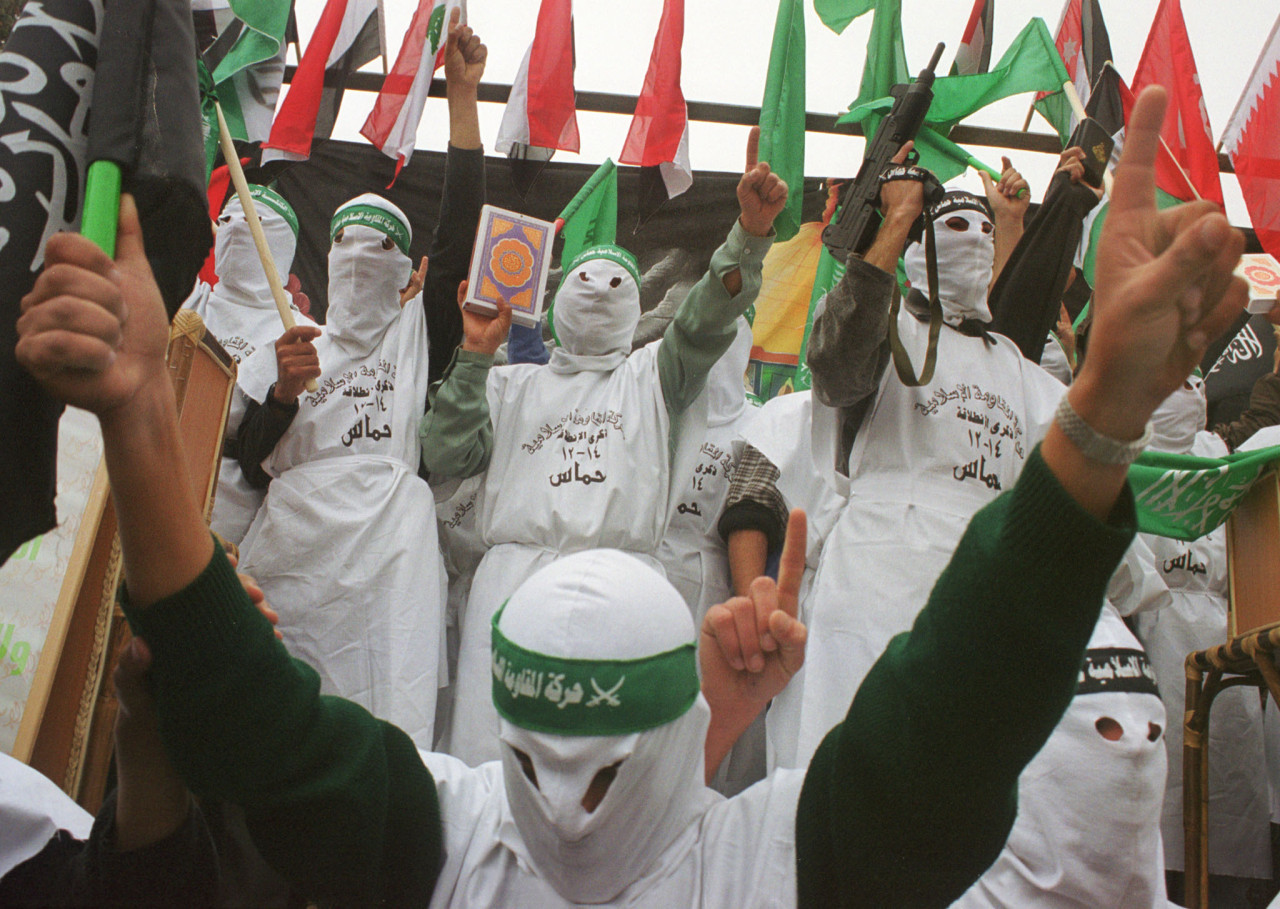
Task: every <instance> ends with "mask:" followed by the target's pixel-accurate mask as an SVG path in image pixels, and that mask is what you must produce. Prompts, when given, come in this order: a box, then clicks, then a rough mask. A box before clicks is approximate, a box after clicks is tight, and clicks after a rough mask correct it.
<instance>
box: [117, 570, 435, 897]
mask: <svg viewBox="0 0 1280 909" xmlns="http://www.w3.org/2000/svg"><path fill="white" fill-rule="evenodd" d="M124 609H125V615H126V616H127V617H128V619H129V624H130V626H131V627H132V629H133V633H134V634H135V635H137V636H138V637H140V638H143V639H144V640H145V641H146V642H147V644H148V645H149V647H150V648H151V653H152V666H151V677H152V681H153V685H154V690H155V695H156V709H157V712H158V714H159V718H160V731H161V735H162V736H163V738H164V742H165V749H166V750H167V751H168V753H169V757H170V760H171V761H172V762H173V765H174V766H175V768H177V770H178V772H179V773H180V774H181V775H182V777H183V779H185V780H186V781H187V784H188V785H189V786H190V787H191V789H192V791H193V792H195V793H196V794H197V795H202V796H211V797H214V798H219V799H224V800H226V801H229V802H233V803H236V804H239V805H242V806H243V807H244V809H245V813H246V817H247V820H248V824H249V830H250V832H251V833H252V834H253V837H254V842H255V843H256V844H257V846H258V848H259V850H260V851H261V853H262V855H263V857H264V858H265V859H266V860H267V862H268V863H269V864H271V865H272V866H273V867H274V868H276V869H277V870H278V871H279V872H280V873H281V874H283V875H284V876H285V877H287V878H288V879H289V881H290V882H291V883H292V884H294V885H295V886H296V887H298V888H299V889H300V890H301V891H302V893H303V894H304V895H305V896H306V897H307V898H308V899H311V900H315V901H318V902H320V903H322V904H328V905H339V906H344V907H347V906H374V905H378V906H382V905H386V906H425V905H426V904H427V903H428V902H429V900H430V897H431V892H432V889H433V887H434V886H435V881H436V877H437V876H438V874H439V872H440V866H441V863H442V860H443V859H442V842H443V832H442V827H441V820H440V807H439V801H438V798H437V794H436V788H435V781H434V780H433V779H432V777H431V774H430V772H429V771H428V770H427V769H426V767H424V766H423V764H422V760H421V758H420V757H419V755H418V752H417V750H416V749H415V748H414V745H413V742H412V741H411V740H410V739H409V737H408V736H407V735H405V734H404V733H403V732H401V731H400V730H399V729H398V728H396V727H395V726H392V725H391V724H390V723H385V722H383V721H381V720H378V719H375V718H374V717H373V716H371V715H370V714H369V713H367V712H366V711H365V710H364V709H363V708H361V707H359V706H357V705H355V704H353V703H351V702H350V701H345V700H342V699H341V698H335V697H327V696H321V695H320V693H319V690H320V682H319V678H318V677H317V676H316V673H315V672H314V670H312V669H311V668H310V667H308V666H306V665H305V664H303V663H301V662H299V661H297V660H294V659H291V658H290V657H289V655H288V653H287V652H286V651H285V649H284V646H283V645H282V644H281V643H280V642H279V641H277V640H276V639H275V636H274V635H273V633H272V629H271V625H270V624H269V623H268V622H267V620H266V619H265V618H263V617H262V615H261V613H259V612H258V610H257V609H256V608H254V606H253V605H252V604H251V603H250V602H249V598H248V597H247V596H246V595H245V593H244V590H243V589H242V588H241V586H240V583H239V581H238V580H237V578H236V575H235V572H234V571H233V570H232V568H231V566H230V564H229V563H228V562H227V560H226V557H225V556H224V555H223V554H222V551H221V549H219V548H215V552H214V555H213V558H212V559H211V560H210V562H209V565H208V567H206V568H205V570H204V572H203V573H202V574H201V575H200V576H199V577H198V578H197V579H196V580H195V581H193V582H192V583H191V584H190V585H189V586H188V587H187V588H185V589H184V590H182V591H180V592H178V593H177V594H175V595H174V596H172V597H168V598H167V599H164V600H161V601H160V602H158V603H156V604H154V605H153V606H151V607H150V608H148V609H141V610H140V609H134V608H132V607H131V606H130V604H128V603H127V602H126V603H125V604H124Z"/></svg>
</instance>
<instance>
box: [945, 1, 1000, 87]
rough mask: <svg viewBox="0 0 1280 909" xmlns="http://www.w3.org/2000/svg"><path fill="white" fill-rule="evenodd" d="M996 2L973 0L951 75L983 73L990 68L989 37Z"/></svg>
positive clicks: (993, 25) (993, 23)
mask: <svg viewBox="0 0 1280 909" xmlns="http://www.w3.org/2000/svg"><path fill="white" fill-rule="evenodd" d="M995 19H996V0H973V10H972V12H970V13H969V22H968V24H967V25H965V27H964V35H963V36H961V38H960V46H959V47H958V48H956V59H955V62H954V63H952V64H951V75H953V76H969V75H972V74H973V73H985V72H986V71H987V70H988V69H989V68H990V67H991V36H992V33H993V29H994V27H995Z"/></svg>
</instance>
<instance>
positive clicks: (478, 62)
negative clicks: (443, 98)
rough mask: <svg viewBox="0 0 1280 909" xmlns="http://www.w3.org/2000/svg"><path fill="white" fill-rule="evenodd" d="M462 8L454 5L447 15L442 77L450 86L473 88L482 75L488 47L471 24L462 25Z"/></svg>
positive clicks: (487, 55)
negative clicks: (447, 25)
mask: <svg viewBox="0 0 1280 909" xmlns="http://www.w3.org/2000/svg"><path fill="white" fill-rule="evenodd" d="M461 22H462V9H461V8H460V7H456V6H455V7H454V8H453V12H452V13H450V15H449V36H448V38H446V39H445V44H444V78H445V84H446V85H447V86H448V87H449V88H451V89H456V88H471V89H473V90H474V89H475V87H476V86H478V85H479V84H480V78H481V77H482V76H483V75H484V64H485V60H487V59H488V57H489V49H488V48H486V47H485V46H484V45H483V44H482V43H480V38H479V36H477V35H476V33H475V32H473V31H472V30H471V26H469V25H462V24H461Z"/></svg>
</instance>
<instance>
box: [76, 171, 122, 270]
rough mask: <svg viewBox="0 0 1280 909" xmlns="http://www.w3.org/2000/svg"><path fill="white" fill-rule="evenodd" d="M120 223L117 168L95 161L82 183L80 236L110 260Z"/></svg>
mask: <svg viewBox="0 0 1280 909" xmlns="http://www.w3.org/2000/svg"><path fill="white" fill-rule="evenodd" d="M119 221H120V165H119V164H116V163H115V162H114V161H94V162H93V163H92V164H90V165H89V173H88V174H87V175H86V177H85V181H84V208H83V209H82V211H81V213H80V233H82V234H83V235H84V236H86V237H88V238H89V239H90V240H92V241H93V242H94V243H97V244H98V247H99V248H100V249H101V250H102V251H103V252H105V253H106V254H107V255H108V256H111V258H113V259H114V258H115V255H116V225H117V224H118V223H119Z"/></svg>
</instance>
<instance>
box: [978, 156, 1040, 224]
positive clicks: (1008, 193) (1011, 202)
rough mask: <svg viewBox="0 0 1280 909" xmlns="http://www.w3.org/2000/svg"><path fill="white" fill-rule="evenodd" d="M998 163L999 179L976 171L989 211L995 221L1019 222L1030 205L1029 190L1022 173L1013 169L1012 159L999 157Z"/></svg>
mask: <svg viewBox="0 0 1280 909" xmlns="http://www.w3.org/2000/svg"><path fill="white" fill-rule="evenodd" d="M1000 164H1001V170H1000V180H999V181H995V180H992V179H991V175H990V174H988V173H987V172H986V171H978V173H979V175H980V176H981V177H982V186H983V188H984V189H985V190H986V194H987V202H988V203H989V204H990V205H991V212H992V214H993V215H994V216H995V219H996V221H997V222H1000V221H1016V222H1017V223H1018V224H1021V223H1022V219H1023V218H1024V217H1025V216H1026V213H1027V208H1028V207H1029V206H1030V205H1031V191H1030V189H1029V187H1028V186H1027V181H1026V180H1025V179H1023V177H1022V174H1020V173H1018V171H1017V170H1015V169H1014V166H1013V162H1012V161H1010V160H1009V159H1008V158H1001V159H1000Z"/></svg>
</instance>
